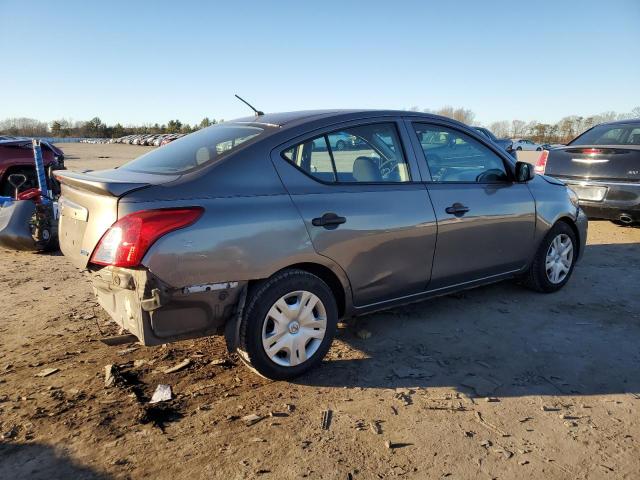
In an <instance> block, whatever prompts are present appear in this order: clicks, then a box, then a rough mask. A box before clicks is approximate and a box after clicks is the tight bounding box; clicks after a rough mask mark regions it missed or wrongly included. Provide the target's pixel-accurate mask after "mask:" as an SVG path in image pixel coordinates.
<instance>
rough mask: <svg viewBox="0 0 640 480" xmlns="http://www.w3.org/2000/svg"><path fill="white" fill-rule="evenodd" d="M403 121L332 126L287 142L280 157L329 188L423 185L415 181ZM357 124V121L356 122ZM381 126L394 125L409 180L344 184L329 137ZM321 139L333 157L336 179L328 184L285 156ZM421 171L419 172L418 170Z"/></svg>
mask: <svg viewBox="0 0 640 480" xmlns="http://www.w3.org/2000/svg"><path fill="white" fill-rule="evenodd" d="M400 121H401V120H399V119H397V118H395V117H390V118H386V119H376V120H371V121H367V122H366V123H351V122H349V123H348V124H345V125H339V126H335V125H332V126H331V127H332V128H331V130H328V131H327V130H326V129H325V128H323V129H322V130H320V131H318V133H315V134H314V135H311V136H309V135H304V136H301V137H298V139H296V140H292V141H290V142H287V143H286V144H285V145H286V146H285V147H284V148H282V147H280V151H279V156H280V158H282V159H283V160H284V161H285V162H287V164H288V165H291V166H293V167H294V168H295V169H296V170H298V171H299V172H302V173H303V174H304V175H305V176H306V177H308V178H310V179H312V180H313V181H314V182H317V183H320V184H322V185H327V186H345V185H346V186H358V185H411V184H414V185H415V184H418V183H422V182H421V181H420V180H416V179H414V176H415V175H412V171H411V170H412V165H411V161H410V159H409V155H407V147H406V146H405V145H404V143H405V142H404V141H403V138H402V132H401V131H400V125H399V122H400ZM356 122H357V121H356ZM380 124H388V125H392V126H393V128H394V129H395V132H396V138H397V139H398V142H399V146H400V149H401V153H402V155H403V159H404V162H405V164H406V165H407V170H408V173H409V180H407V181H405V182H403V181H398V182H396V181H394V182H384V181H383V182H344V181H340V180H339V177H338V172H337V170H336V165H335V161H334V158H333V149H332V148H331V145H330V143H329V138H328V136H329V135H331V134H332V133H338V132H340V131H342V130H346V129H350V128H359V127H366V126H369V125H380ZM320 137H324V140H325V143H326V145H327V150H328V151H329V156H330V157H331V165H332V166H333V175H334V178H335V181H333V182H327V181H325V180H322V179H320V178H317V177H314V176H313V175H312V174H311V173H309V172H307V171H306V170H304V169H302V168H300V167H299V166H298V165H296V164H295V163H293V162H292V161H291V160H289V159H288V158H287V157H286V156H285V154H284V153H285V152H286V151H287V150H290V149H291V148H292V147H295V146H297V145H300V144H303V143H306V142H310V141H313V140H315V139H318V138H320ZM418 171H419V170H418Z"/></svg>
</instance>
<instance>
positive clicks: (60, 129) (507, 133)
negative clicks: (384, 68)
mask: <svg viewBox="0 0 640 480" xmlns="http://www.w3.org/2000/svg"><path fill="white" fill-rule="evenodd" d="M411 110H412V111H423V112H426V113H434V114H436V115H442V116H445V117H448V118H453V119H455V120H458V121H460V122H463V123H466V124H467V125H475V124H476V123H474V121H475V118H476V115H475V113H474V112H473V111H472V110H469V109H466V108H461V107H458V108H454V107H451V106H445V107H442V108H440V109H437V110H431V109H422V110H420V109H419V108H418V107H411ZM628 118H640V107H636V108H634V109H633V110H631V111H630V112H627V113H617V112H613V111H609V112H603V113H599V114H597V115H590V116H587V117H582V116H579V115H569V116H566V117H563V118H561V119H560V121H558V122H556V123H542V122H538V121H536V120H533V121H529V122H526V121H524V120H518V119H515V120H502V121H498V122H493V123H490V124H489V125H486V127H487V128H488V129H489V130H491V131H492V132H493V133H494V135H496V136H497V137H499V138H504V137H509V138H518V137H523V138H529V139H531V140H533V141H535V142H538V143H567V142H568V141H570V140H571V139H573V138H575V137H576V136H578V135H579V134H580V133H582V132H584V131H585V130H588V129H589V128H591V127H593V126H594V125H597V124H599V123H603V122H611V121H613V120H624V119H628ZM221 121H222V120H216V119H209V117H205V118H203V119H202V121H201V122H200V123H199V124H194V125H189V124H188V123H182V122H181V121H180V120H169V121H168V122H167V123H166V124H165V123H163V124H158V123H154V124H145V125H141V126H132V125H127V126H123V125H122V124H121V123H116V124H115V125H107V124H105V123H103V122H102V121H101V120H100V118H99V117H94V118H92V119H91V120H89V121H75V122H74V121H71V120H67V119H60V120H54V121H53V122H50V123H47V122H42V121H40V120H36V119H33V118H8V119H6V120H2V121H0V134H5V135H13V136H24V137H48V136H51V137H89V138H118V137H122V136H124V135H132V134H136V133H138V134H139V133H191V132H195V131H196V130H199V129H201V128H205V127H208V126H210V125H214V124H216V123H218V122H221Z"/></svg>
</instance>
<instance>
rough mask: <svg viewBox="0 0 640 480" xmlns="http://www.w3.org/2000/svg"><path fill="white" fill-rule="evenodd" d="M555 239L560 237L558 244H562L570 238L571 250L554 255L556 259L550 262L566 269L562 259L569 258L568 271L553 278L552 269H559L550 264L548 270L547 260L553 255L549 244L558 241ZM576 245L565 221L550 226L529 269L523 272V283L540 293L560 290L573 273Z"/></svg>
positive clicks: (574, 238)
mask: <svg viewBox="0 0 640 480" xmlns="http://www.w3.org/2000/svg"><path fill="white" fill-rule="evenodd" d="M557 239H561V240H560V244H559V245H563V244H564V242H563V240H567V239H568V240H570V241H571V252H570V254H567V255H566V257H565V256H563V255H561V254H558V255H556V261H555V262H554V261H553V260H552V261H551V263H552V264H553V265H556V266H559V265H562V267H564V269H566V268H567V265H566V263H565V262H564V261H563V259H564V260H567V259H569V258H570V265H569V266H568V271H566V272H564V274H563V275H564V276H559V277H558V278H553V277H554V271H559V270H555V268H556V267H555V266H551V267H550V269H549V270H548V269H547V260H548V258H549V257H553V256H554V255H553V251H552V249H551V246H552V244H553V243H554V242H557V241H558V240H557ZM557 245H558V244H555V245H554V248H555V246H557ZM577 247H578V242H577V239H576V235H575V233H574V232H573V230H572V229H571V227H570V226H569V225H567V224H566V223H565V222H558V223H556V224H555V225H554V226H553V227H552V228H551V230H549V232H547V234H546V235H545V237H544V239H543V240H542V242H541V243H540V246H539V247H538V250H537V252H536V255H535V257H534V259H533V263H532V264H531V267H530V268H529V271H528V272H527V273H526V274H525V277H524V283H525V285H526V286H527V287H529V288H530V289H532V290H535V291H537V292H542V293H552V292H557V291H558V290H560V289H561V288H562V287H564V286H565V285H566V283H567V282H568V281H569V278H571V274H572V273H573V269H574V267H575V264H576V255H577V253H578V250H577ZM562 251H563V250H562V249H560V252H562ZM562 267H560V268H562Z"/></svg>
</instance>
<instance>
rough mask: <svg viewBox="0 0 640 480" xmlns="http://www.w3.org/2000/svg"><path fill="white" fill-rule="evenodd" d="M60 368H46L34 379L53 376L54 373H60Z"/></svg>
mask: <svg viewBox="0 0 640 480" xmlns="http://www.w3.org/2000/svg"><path fill="white" fill-rule="evenodd" d="M59 371H60V369H59V368H45V369H44V370H42V371H41V372H39V373H36V374H35V375H34V377H48V376H49V375H53V374H54V373H57V372H59Z"/></svg>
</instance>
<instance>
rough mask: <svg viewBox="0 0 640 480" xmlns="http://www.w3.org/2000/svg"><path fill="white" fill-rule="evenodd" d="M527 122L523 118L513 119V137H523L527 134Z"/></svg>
mask: <svg viewBox="0 0 640 480" xmlns="http://www.w3.org/2000/svg"><path fill="white" fill-rule="evenodd" d="M525 126H526V123H525V122H523V121H522V120H512V121H511V136H512V137H513V138H516V137H522V136H523V135H524V134H525Z"/></svg>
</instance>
